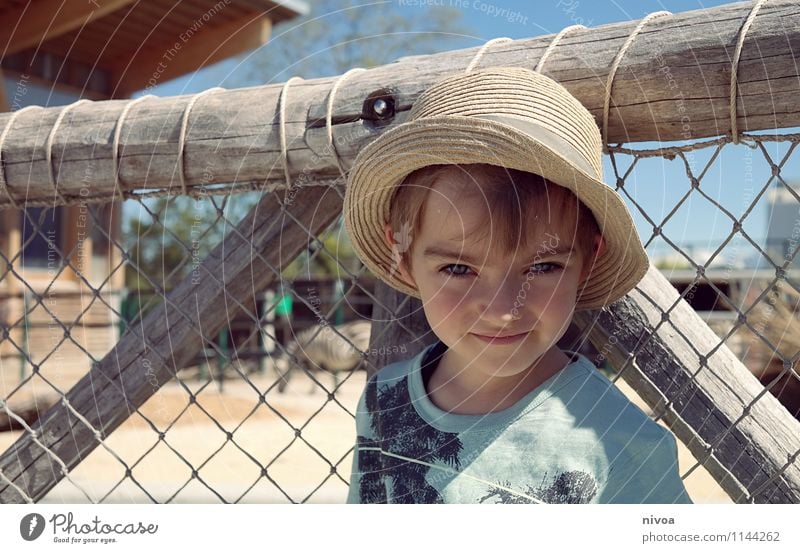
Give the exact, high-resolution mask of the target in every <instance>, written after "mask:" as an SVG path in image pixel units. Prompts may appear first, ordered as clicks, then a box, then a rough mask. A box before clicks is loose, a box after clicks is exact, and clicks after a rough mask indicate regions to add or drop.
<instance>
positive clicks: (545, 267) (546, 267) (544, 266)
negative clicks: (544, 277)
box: [530, 263, 562, 275]
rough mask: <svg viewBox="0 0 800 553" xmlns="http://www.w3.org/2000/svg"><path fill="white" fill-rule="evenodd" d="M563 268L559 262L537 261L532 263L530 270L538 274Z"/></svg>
mask: <svg viewBox="0 0 800 553" xmlns="http://www.w3.org/2000/svg"><path fill="white" fill-rule="evenodd" d="M536 267H539V269H536ZM561 268H562V267H561V265H559V264H558V263H537V264H536V265H531V270H530V272H531V273H533V274H535V275H538V274H542V273H553V272H555V271H558V270H559V269H561Z"/></svg>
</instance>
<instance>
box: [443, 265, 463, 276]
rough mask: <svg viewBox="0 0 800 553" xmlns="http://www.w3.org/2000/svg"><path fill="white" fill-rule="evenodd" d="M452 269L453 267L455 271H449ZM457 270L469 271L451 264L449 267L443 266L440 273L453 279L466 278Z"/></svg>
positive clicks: (461, 266)
mask: <svg viewBox="0 0 800 553" xmlns="http://www.w3.org/2000/svg"><path fill="white" fill-rule="evenodd" d="M452 267H455V270H451V268H452ZM459 269H466V270H469V267H467V266H466V265H460V264H458V263H453V264H451V265H445V266H444V267H442V269H441V272H443V273H444V274H445V275H447V276H450V277H454V278H459V277H465V276H467V275H466V274H464V273H463V272H461V271H460V270H459Z"/></svg>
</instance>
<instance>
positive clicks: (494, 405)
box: [426, 346, 572, 415]
mask: <svg viewBox="0 0 800 553" xmlns="http://www.w3.org/2000/svg"><path fill="white" fill-rule="evenodd" d="M571 361H572V359H570V358H569V356H567V355H566V354H565V353H564V352H562V351H561V350H560V349H559V348H558V347H556V346H553V347H552V348H550V349H549V350H548V351H547V352H545V354H544V355H542V356H541V357H540V358H539V359H537V360H536V361H535V362H534V363H532V364H531V366H530V367H528V368H527V369H526V370H525V371H523V372H521V373H520V374H518V375H514V376H511V377H509V376H501V377H491V376H486V375H485V374H482V373H479V372H476V371H465V370H463V367H464V366H466V365H467V362H466V361H463V360H459V359H458V358H457V357H456V355H455V352H454V351H453V350H451V349H448V350H447V351H446V352H445V353H444V355H442V357H441V359H440V360H439V363H438V365H437V366H436V368H435V369H434V371H433V374H432V375H431V377H430V381H429V383H428V385H427V386H426V393H427V394H428V397H429V398H430V400H431V401H432V402H433V403H434V405H436V406H437V407H438V408H440V409H442V410H443V411H448V412H450V413H454V414H462V415H483V414H486V413H491V412H494V411H502V410H504V409H508V408H509V407H511V406H513V405H514V404H515V403H516V402H517V401H519V400H520V399H522V398H523V397H524V396H526V395H527V394H528V393H530V392H531V391H532V390H534V389H535V388H538V387H539V386H540V385H541V384H542V383H544V382H545V381H546V380H547V379H548V378H550V377H551V376H553V375H554V374H556V373H558V372H559V371H560V370H562V369H563V368H564V367H566V366H567V365H568V364H569V363H570V362H571Z"/></svg>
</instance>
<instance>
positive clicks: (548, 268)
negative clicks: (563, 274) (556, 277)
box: [441, 263, 563, 278]
mask: <svg viewBox="0 0 800 553" xmlns="http://www.w3.org/2000/svg"><path fill="white" fill-rule="evenodd" d="M562 268H563V267H562V266H561V265H559V264H558V263H536V264H535V265H531V266H530V268H529V271H528V272H530V273H532V274H535V275H541V274H546V273H553V272H556V271H558V270H559V269H562ZM469 270H470V268H469V267H467V266H466V265H461V264H459V263H453V264H450V265H445V266H444V267H442V269H441V272H442V273H444V274H445V275H447V276H449V277H454V278H459V277H465V276H467V274H466V271H469Z"/></svg>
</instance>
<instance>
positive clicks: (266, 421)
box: [0, 372, 731, 504]
mask: <svg viewBox="0 0 800 553" xmlns="http://www.w3.org/2000/svg"><path fill="white" fill-rule="evenodd" d="M364 379H365V374H364V373H363V372H359V373H355V374H353V375H351V376H350V378H349V379H348V380H347V381H345V382H344V384H343V385H342V387H341V388H340V389H339V390H338V391H337V394H336V399H337V400H338V401H339V402H340V403H341V404H342V405H341V406H340V405H338V404H337V403H336V402H333V401H326V399H327V396H326V394H325V393H324V392H323V391H322V390H321V389H317V391H316V392H315V393H314V394H309V393H308V392H309V389H310V388H311V381H310V380H309V379H308V377H306V376H305V375H300V374H298V375H297V376H295V377H294V378H293V379H292V381H291V383H290V385H289V387H288V388H287V391H286V393H285V394H280V393H278V392H277V389H275V388H274V389H273V390H272V391H270V392H269V393H268V394H267V403H268V404H269V405H266V404H259V403H258V392H257V391H256V390H254V388H253V387H255V388H257V389H258V391H259V392H260V391H263V390H266V389H267V388H268V387H269V386H270V385H271V384H272V383H273V382H274V376H272V375H271V373H268V375H267V376H251V377H250V380H251V383H250V384H248V383H246V382H244V381H242V380H239V381H230V380H229V381H226V382H225V385H224V391H223V392H222V393H221V392H220V391H219V388H218V386H217V384H216V383H213V384H210V385H208V386H206V387H205V388H204V389H203V390H202V391H201V392H200V393H199V394H198V395H197V405H192V406H190V407H188V408H187V405H188V394H187V392H186V390H184V389H183V388H182V387H181V386H180V385H179V384H177V383H171V384H169V385H167V386H165V387H164V388H162V390H161V391H160V392H159V393H158V394H157V395H156V396H154V397H153V398H151V400H150V401H148V402H147V403H146V404H145V405H144V406H143V407H142V409H141V410H140V411H141V413H142V415H144V417H147V419H149V420H150V422H152V423H153V424H154V425H155V426H156V427H157V428H158V429H159V430H165V429H166V428H167V426H169V425H170V424H172V426H171V427H170V428H169V430H168V431H167V433H166V436H165V439H164V440H163V441H159V439H158V435H157V432H156V431H154V430H153V429H152V428H151V427H150V424H149V423H148V422H147V421H146V420H145V418H144V417H143V416H142V415H139V414H136V413H135V414H134V415H132V416H131V417H130V418H129V419H128V420H127V421H126V422H125V423H124V424H123V425H122V426H120V427H119V428H118V429H117V430H116V431H115V432H114V433H113V434H112V435H111V436H110V437H109V438H108V439H107V440H106V441H105V447H103V446H101V447H98V448H96V449H95V450H94V451H93V452H92V453H91V454H90V455H89V456H88V457H87V458H86V459H85V460H84V461H83V462H82V463H81V464H80V465H78V466H77V467H76V468H75V469H74V470H73V471H72V472H71V473H70V475H69V479H66V478H65V479H63V480H62V481H61V482H60V483H59V484H58V485H57V486H56V487H55V488H53V490H51V491H50V493H49V494H48V495H47V496H46V497H45V498H44V499H43V500H42V501H41V503H59V504H60V503H90V502H104V503H149V502H158V503H165V502H171V503H219V502H223V501H225V502H231V503H233V502H239V503H290V502H296V503H301V502H306V503H343V502H344V501H345V499H346V496H347V484H346V481H348V480H349V476H350V469H351V464H352V453H350V452H349V450H350V449H351V448H352V447H353V443H354V440H355V423H354V420H353V416H352V415H351V414H350V413H355V407H356V403H357V402H358V397H359V395H360V393H361V390H362V389H363V386H364ZM321 382H322V383H323V384H324V385H325V386H326V387H327V388H328V389H331V388H332V386H333V382H332V379H331V378H330V376H329V375H322V380H321ZM187 385H188V384H187ZM618 385H619V387H620V389H621V390H622V391H623V392H624V393H626V395H628V397H631V399H633V400H634V401H635V402H636V403H637V404H638V405H639V406H640V407H642V409H644V410H645V411H646V412H649V410H648V409H647V408H646V406H645V405H644V403H643V402H642V401H641V400H640V399H639V398H638V396H635V394H633V392H632V391H631V390H630V388H628V387H627V385H626V384H624V383H622V382H620V383H619V384H618ZM192 387H193V389H194V390H196V389H197V388H198V387H199V385H198V384H193V385H192ZM270 407H271V408H270ZM273 409H274V411H273ZM345 409H347V411H346V410H345ZM275 411H277V412H278V413H280V415H278V414H276V412H275ZM348 411H349V413H348ZM206 413H208V414H206ZM209 415H210V416H209ZM212 418H213V419H215V420H216V422H214V420H212ZM284 418H285V419H286V420H283V419H284ZM286 421H289V422H290V423H291V424H292V425H293V426H295V427H298V428H300V429H301V432H300V436H299V437H298V436H295V433H294V431H293V430H292V429H291V427H290V426H289V424H287V422H286ZM226 432H232V433H233V438H232V440H231V441H228V440H226V434H225V433H226ZM19 435H20V432H10V433H9V432H6V433H0V450H2V451H4V450H6V448H7V447H8V446H9V445H11V444H12V443H13V442H14V441H15V440H16V439H17V438H18V437H19ZM678 448H679V462H680V468H681V474H682V475H685V474H686V472H687V471H688V470H690V469H691V468H692V467H693V466H694V465H695V464H696V461H695V459H694V457H693V456H692V455H691V453H689V451H688V450H687V449H686V448H685V447H684V446H683V444H681V443H680V441H679V442H678ZM123 463H124V464H127V466H128V467H129V468H130V469H131V478H125V466H124V464H123ZM259 464H261V465H266V466H267V476H268V478H263V477H261V469H260V467H259ZM332 465H333V467H334V468H335V473H332V468H331V466H332ZM193 468H194V469H195V470H196V471H197V477H196V478H192V470H193ZM269 479H272V480H273V481H274V482H275V483H273V482H271V481H270V480H269ZM685 482H686V487H687V490H688V491H689V495H690V496H691V497H692V500H693V501H694V502H695V503H731V500H730V498H728V496H727V494H725V492H723V491H722V489H721V488H720V487H719V486H718V485H717V483H716V482H715V481H714V480H713V478H711V476H710V475H709V474H708V472H707V471H706V470H705V469H703V468H702V467H698V468H696V469H695V470H694V471H692V473H691V474H690V475H688V476H687V477H685Z"/></svg>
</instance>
